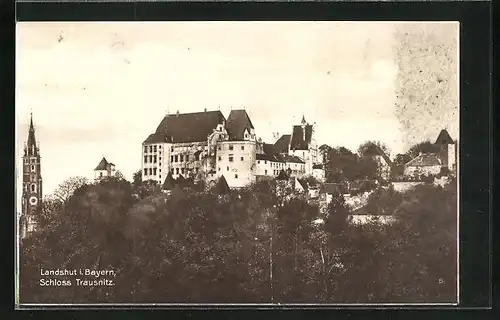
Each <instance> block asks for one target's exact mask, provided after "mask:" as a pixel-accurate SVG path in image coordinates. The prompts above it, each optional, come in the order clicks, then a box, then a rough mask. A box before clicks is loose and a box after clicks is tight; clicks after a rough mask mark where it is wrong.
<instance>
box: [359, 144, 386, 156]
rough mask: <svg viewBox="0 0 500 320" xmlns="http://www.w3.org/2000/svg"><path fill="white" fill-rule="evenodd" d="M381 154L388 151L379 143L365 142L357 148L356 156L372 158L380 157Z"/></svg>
mask: <svg viewBox="0 0 500 320" xmlns="http://www.w3.org/2000/svg"><path fill="white" fill-rule="evenodd" d="M381 152H383V153H385V154H388V153H389V149H388V148H387V146H386V145H385V144H383V143H382V142H380V141H366V142H364V143H362V144H361V145H360V146H359V148H358V154H359V155H360V156H361V157H374V156H377V155H380V153H381Z"/></svg>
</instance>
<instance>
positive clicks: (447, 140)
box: [434, 129, 454, 144]
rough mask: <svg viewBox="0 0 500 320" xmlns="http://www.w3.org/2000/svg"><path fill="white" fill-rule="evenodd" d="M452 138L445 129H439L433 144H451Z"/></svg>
mask: <svg viewBox="0 0 500 320" xmlns="http://www.w3.org/2000/svg"><path fill="white" fill-rule="evenodd" d="M453 143H454V142H453V139H452V138H451V136H450V134H449V133H448V131H446V129H443V130H441V132H440V133H439V135H438V137H437V139H436V142H435V143H434V144H453Z"/></svg>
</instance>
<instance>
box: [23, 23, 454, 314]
mask: <svg viewBox="0 0 500 320" xmlns="http://www.w3.org/2000/svg"><path fill="white" fill-rule="evenodd" d="M459 28H460V25H459V23H458V22H429V21H426V22H419V21H413V22H396V21H393V22H376V21H372V22H362V21H356V22H354V21H353V22H349V21H328V22H327V21H280V22H278V21H275V22H273V21H260V22H250V21H248V22H241V21H226V22H209V21H205V22H202V21H191V22H20V23H17V24H16V65H15V67H16V85H15V87H16V96H15V98H16V160H15V161H16V173H15V174H16V199H15V204H16V205H15V207H16V212H14V214H15V215H16V224H15V226H14V228H15V230H16V232H15V235H16V245H17V248H16V253H17V257H16V258H17V261H16V262H15V263H16V269H15V271H14V272H15V277H16V304H17V305H19V306H23V305H26V306H29V305H48V304H52V305H54V304H57V305H60V306H64V305H86V304H90V305H97V304H102V305H105V304H108V305H110V304H116V305H119V304H127V305H133V304H142V305H148V304H156V305H271V306H272V305H411V304H420V305H421V304H427V305H456V304H457V303H458V300H459V296H460V293H459V287H458V283H459V267H458V218H459V207H458V203H459V202H458V200H459V199H458V178H457V177H458V171H459V164H458V159H459V156H458V155H459V131H460V130H459V74H460V73H459Z"/></svg>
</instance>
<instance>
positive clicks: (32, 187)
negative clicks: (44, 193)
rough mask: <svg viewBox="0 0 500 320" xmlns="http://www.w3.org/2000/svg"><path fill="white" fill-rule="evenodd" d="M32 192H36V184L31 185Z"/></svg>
mask: <svg viewBox="0 0 500 320" xmlns="http://www.w3.org/2000/svg"><path fill="white" fill-rule="evenodd" d="M31 192H36V184H34V183H32V184H31Z"/></svg>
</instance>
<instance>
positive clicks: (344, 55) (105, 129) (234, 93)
mask: <svg viewBox="0 0 500 320" xmlns="http://www.w3.org/2000/svg"><path fill="white" fill-rule="evenodd" d="M395 26H396V24H394V23H376V22H363V23H362V22H161V23H159V22H154V23H153V22H152V23H144V22H123V23H115V22H113V23H111V22H107V23H104V22H98V23H88V22H85V23H73V22H72V23H62V22H57V23H48V22H44V23H38V22H37V23H18V24H17V28H16V33H17V34H16V46H17V47H16V116H17V137H16V139H17V149H18V150H17V154H18V161H17V163H18V164H20V163H21V160H20V159H21V158H20V157H21V156H22V149H23V144H24V142H25V141H26V139H27V132H28V126H29V120H30V112H32V113H33V120H34V123H35V129H36V137H37V140H38V141H39V142H40V148H41V155H42V160H41V161H42V177H43V188H44V192H45V193H46V194H49V193H52V192H53V191H54V190H55V189H56V187H57V186H58V184H59V183H60V182H62V181H64V180H65V179H67V178H69V177H71V176H86V177H88V178H92V177H93V169H94V168H95V166H97V164H98V163H99V161H100V159H101V158H102V157H103V156H105V157H106V159H108V160H109V161H111V162H113V163H114V164H115V165H116V167H117V169H118V170H119V171H121V172H122V173H123V174H124V175H125V177H126V178H127V179H131V178H132V174H133V173H134V172H136V171H137V170H138V169H140V167H141V143H142V142H143V141H144V139H145V138H146V137H147V136H148V135H149V134H150V133H152V132H154V130H155V129H156V127H157V125H158V124H159V123H160V121H161V120H162V118H163V117H164V116H165V114H166V113H167V112H170V113H175V112H176V111H177V110H178V111H179V112H181V113H184V112H200V111H203V110H204V109H205V108H206V109H207V110H221V111H222V113H223V114H224V115H225V116H226V117H227V116H228V114H229V112H230V110H231V109H243V108H244V109H246V110H247V112H248V113H249V115H250V118H251V120H252V122H253V124H254V126H255V130H256V134H257V135H258V136H259V137H261V138H262V139H263V140H264V141H265V142H268V143H273V142H274V139H273V133H274V132H278V133H279V135H282V134H289V133H290V131H291V128H292V126H293V125H295V124H299V123H300V120H301V119H302V116H305V118H306V120H307V121H308V122H309V123H316V139H317V141H318V143H319V144H324V143H325V144H328V145H331V146H345V147H347V148H349V149H351V150H356V149H357V147H358V146H359V145H360V144H361V143H363V142H364V141H367V140H379V141H381V142H383V143H385V144H386V145H387V146H388V147H389V150H390V152H391V155H392V156H394V155H395V154H396V153H399V152H404V151H405V148H406V147H407V143H406V142H405V141H404V139H405V138H404V135H403V134H402V131H401V130H402V128H401V125H400V121H399V120H398V118H397V116H396V115H395V114H394V108H395V107H394V105H395V101H396V93H395V92H396V88H395V83H396V77H397V73H398V61H397V59H396V54H395V50H394V46H395V38H394V29H395ZM438 133H439V131H437V132H435V133H434V132H431V133H430V134H431V135H433V136H434V135H435V136H437V134H438ZM17 175H18V183H20V178H21V177H20V174H19V171H18V172H17ZM18 189H20V188H18ZM18 197H19V195H18Z"/></svg>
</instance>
